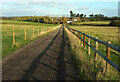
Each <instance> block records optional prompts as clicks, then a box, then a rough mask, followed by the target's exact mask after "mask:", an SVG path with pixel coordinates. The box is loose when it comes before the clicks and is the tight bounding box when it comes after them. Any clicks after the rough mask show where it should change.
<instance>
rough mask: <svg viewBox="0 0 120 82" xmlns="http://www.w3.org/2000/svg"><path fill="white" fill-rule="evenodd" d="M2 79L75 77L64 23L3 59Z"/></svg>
mask: <svg viewBox="0 0 120 82" xmlns="http://www.w3.org/2000/svg"><path fill="white" fill-rule="evenodd" d="M2 62H3V64H2V78H3V80H76V79H77V74H76V72H75V68H74V66H73V61H72V59H71V54H70V49H69V45H68V40H67V36H66V33H65V31H64V28H63V26H61V27H60V28H59V29H57V30H56V31H53V32H51V33H50V34H49V35H46V36H44V37H41V38H39V39H38V40H35V41H33V42H32V43H30V44H28V45H26V46H24V47H23V48H21V49H19V50H18V51H17V52H15V53H13V54H11V55H9V56H7V57H6V58H4V59H3V61H2Z"/></svg>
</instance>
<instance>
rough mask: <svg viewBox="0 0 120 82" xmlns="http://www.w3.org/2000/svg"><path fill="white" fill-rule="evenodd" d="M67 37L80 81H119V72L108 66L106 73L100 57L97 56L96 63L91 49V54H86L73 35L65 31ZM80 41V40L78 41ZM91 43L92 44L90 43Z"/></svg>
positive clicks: (103, 62) (104, 63)
mask: <svg viewBox="0 0 120 82" xmlns="http://www.w3.org/2000/svg"><path fill="white" fill-rule="evenodd" d="M66 32H67V36H68V38H69V43H70V46H71V52H72V54H73V55H72V56H73V60H74V66H75V67H76V68H77V70H76V71H77V75H78V77H79V79H81V80H120V77H119V72H118V71H117V70H116V69H114V68H113V67H112V66H110V69H108V70H107V71H106V62H105V61H104V59H103V58H102V57H100V56H99V55H97V61H94V51H93V50H92V49H91V54H90V55H88V54H87V47H86V50H84V49H83V47H82V46H81V44H79V42H78V40H77V38H76V36H75V35H73V34H72V33H70V32H69V31H68V30H67V29H66ZM79 41H80V40H79ZM91 43H93V42H91Z"/></svg>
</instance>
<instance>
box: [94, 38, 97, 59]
mask: <svg viewBox="0 0 120 82" xmlns="http://www.w3.org/2000/svg"><path fill="white" fill-rule="evenodd" d="M96 39H98V37H96ZM95 49H96V50H98V42H97V41H95ZM94 57H95V61H96V60H97V52H95V55H94Z"/></svg>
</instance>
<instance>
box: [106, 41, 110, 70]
mask: <svg viewBox="0 0 120 82" xmlns="http://www.w3.org/2000/svg"><path fill="white" fill-rule="evenodd" d="M108 43H109V44H110V41H108ZM106 55H107V58H108V59H110V47H108V46H107V49H106ZM109 68H110V64H109V63H107V62H106V69H109Z"/></svg>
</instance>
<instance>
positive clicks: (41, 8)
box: [0, 0, 118, 16]
mask: <svg viewBox="0 0 120 82" xmlns="http://www.w3.org/2000/svg"><path fill="white" fill-rule="evenodd" d="M1 4H2V7H1V8H2V16H34V15H36V16H69V12H70V10H72V11H73V12H75V13H80V14H86V15H87V16H89V14H104V15H105V16H118V0H114V2H113V1H111V0H106V2H104V1H102V0H101V2H99V1H97V0H91V1H88V0H86V1H85V0H84V1H79V0H69V1H68V0H66V1H65V0H58V1H45V0H44V1H32V0H31V1H28V0H26V1H14V0H13V1H10V0H9V1H5V0H4V1H3V2H2V3H1ZM0 15H1V14H0Z"/></svg>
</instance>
